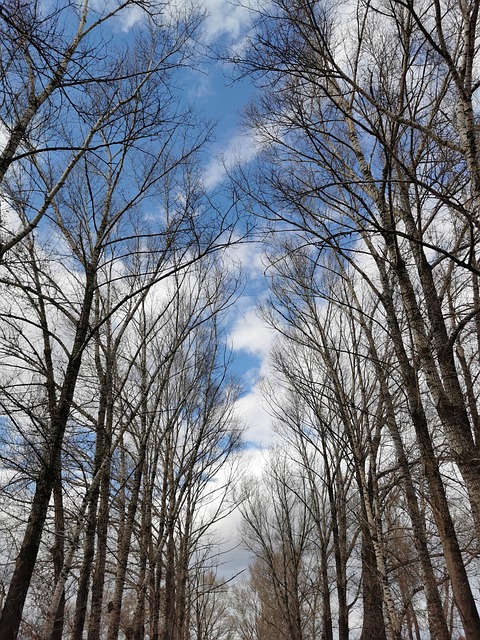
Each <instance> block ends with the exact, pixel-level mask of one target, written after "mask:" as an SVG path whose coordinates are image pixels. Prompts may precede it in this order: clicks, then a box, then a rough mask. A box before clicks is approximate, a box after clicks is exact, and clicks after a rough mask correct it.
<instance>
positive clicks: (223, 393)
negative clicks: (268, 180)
mask: <svg viewBox="0 0 480 640" xmlns="http://www.w3.org/2000/svg"><path fill="white" fill-rule="evenodd" d="M200 19H201V16H199V15H197V14H194V13H192V12H191V11H190V12H186V11H183V10H182V8H181V7H178V6H175V3H172V5H171V6H170V5H169V4H168V3H157V2H148V1H146V2H143V1H142V0H124V1H120V0H118V1H117V0H115V1H114V2H105V3H103V2H100V3H99V2H89V0H81V1H80V0H79V1H78V2H53V3H52V2H42V1H40V0H38V2H37V1H35V2H30V1H28V2H25V1H24V0H9V1H8V2H4V3H2V6H1V7H0V33H1V38H0V39H1V47H0V81H1V84H2V98H1V102H0V118H1V124H0V126H1V131H0V136H1V145H0V146H1V154H0V202H1V219H0V232H1V246H0V260H1V262H0V286H1V290H2V295H1V301H0V353H1V357H2V365H3V366H2V372H1V374H0V414H1V417H0V419H1V437H0V460H1V473H0V476H1V491H0V500H1V512H2V518H1V522H0V528H1V529H2V540H3V542H2V549H1V555H2V560H1V565H2V575H1V594H2V597H1V604H2V613H1V617H0V629H1V636H2V639H5V640H14V638H16V637H17V636H18V634H19V633H20V634H21V637H22V638H27V637H32V638H33V637H34V638H40V637H41V638H43V639H44V640H47V639H48V640H53V639H60V638H62V637H66V636H67V635H68V637H71V638H75V639H77V640H80V638H83V637H88V638H89V639H90V640H94V639H95V638H100V637H108V638H109V639H110V640H114V639H115V638H117V637H119V634H120V635H122V634H123V636H124V637H128V638H135V639H138V640H140V638H143V637H144V636H145V634H146V633H148V635H149V637H150V638H152V639H154V638H157V639H160V638H161V639H163V640H167V639H168V640H174V639H175V638H177V639H179V640H180V638H185V637H187V635H188V633H189V631H188V630H189V628H190V626H191V625H192V624H195V615H196V614H195V611H196V610H197V609H199V608H200V607H201V606H203V605H202V603H203V604H204V601H205V598H206V594H208V593H211V592H212V591H214V588H215V580H214V578H213V577H212V575H213V574H212V570H211V562H212V558H211V555H212V551H211V548H210V547H209V545H208V539H209V538H208V534H209V530H210V529H211V527H212V524H213V523H214V522H216V521H218V520H219V519H220V518H221V517H223V516H224V515H225V513H226V512H227V511H228V509H229V508H230V505H229V502H228V496H229V490H230V484H231V476H230V473H231V472H229V471H228V469H229V464H230V462H229V461H230V459H231V458H232V454H234V452H235V451H236V450H237V449H238V446H239V442H240V431H239V429H238V426H237V424H236V421H235V418H234V415H233V406H234V402H235V400H236V393H237V389H236V386H235V385H234V384H232V383H231V382H229V379H228V376H227V369H228V365H229V357H228V353H227V351H226V350H225V349H224V348H223V347H222V346H221V345H222V342H223V337H222V331H223V328H222V326H223V325H222V322H223V321H222V317H223V314H224V313H225V310H226V309H228V307H229V305H230V304H231V303H232V300H233V298H234V296H235V291H236V289H237V285H238V280H237V278H236V276H235V275H234V274H233V272H232V270H231V269H230V268H229V266H228V265H227V264H223V259H222V257H221V250H222V248H224V247H225V246H226V245H228V243H229V242H230V240H231V236H232V228H231V226H230V223H228V221H227V220H226V217H225V216H219V214H218V211H215V209H214V208H213V206H212V203H211V202H210V201H209V200H208V198H207V197H206V195H205V193H204V192H203V190H202V184H201V180H200V175H199V171H198V166H197V163H198V161H197V159H196V158H197V155H198V150H199V149H200V148H201V146H202V144H203V143H204V142H205V141H206V139H207V138H208V135H209V129H208V127H207V126H204V127H202V126H198V122H196V121H195V119H194V118H193V116H192V113H191V112H190V109H189V107H188V105H187V104H186V101H185V99H184V98H183V97H182V94H181V92H179V91H176V89H175V87H176V83H177V77H176V74H178V72H179V71H180V70H181V69H182V67H186V66H188V65H189V64H190V56H191V53H192V52H191V50H190V49H191V46H192V44H193V42H194V34H195V30H196V29H197V27H198V25H199V24H200ZM121 20H123V23H122V22H121ZM134 20H137V27H136V28H129V30H127V31H125V32H122V24H123V25H125V24H128V23H129V21H134ZM122 33H123V34H124V35H123V36H122V37H121V34H122ZM214 255H215V259H213V256H214ZM220 472H221V475H219V474H220ZM220 478H222V481H220ZM12 523H15V524H14V526H12ZM198 624H199V623H198ZM198 624H197V626H198Z"/></svg>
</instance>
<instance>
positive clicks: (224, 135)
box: [94, 0, 273, 579]
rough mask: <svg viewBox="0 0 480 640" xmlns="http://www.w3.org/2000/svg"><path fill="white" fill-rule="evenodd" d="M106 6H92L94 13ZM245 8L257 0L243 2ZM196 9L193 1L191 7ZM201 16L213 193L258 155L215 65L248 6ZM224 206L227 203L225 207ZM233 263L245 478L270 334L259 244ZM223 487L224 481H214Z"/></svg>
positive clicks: (257, 427)
mask: <svg viewBox="0 0 480 640" xmlns="http://www.w3.org/2000/svg"><path fill="white" fill-rule="evenodd" d="M105 1H108V0H94V2H97V3H98V8H101V7H102V6H103V4H102V3H104V2H105ZM188 1H189V0H172V3H171V6H173V7H175V6H177V7H178V6H182V5H183V4H186V3H187V2H188ZM248 1H249V2H250V6H254V5H255V3H257V2H259V3H260V2H261V6H262V7H263V8H265V7H266V6H267V3H266V2H265V1H263V2H262V0H247V2H248ZM193 4H194V6H197V5H198V3H197V2H194V3H193ZM203 5H204V7H205V10H206V18H205V20H204V22H203V27H202V42H201V43H200V44H201V46H200V49H203V50H205V51H210V52H211V55H210V56H209V57H208V58H206V59H205V58H201V59H200V60H199V64H198V67H197V68H193V69H191V70H190V71H188V72H187V81H186V82H185V85H184V92H185V98H186V99H187V100H188V101H189V102H191V103H192V104H193V106H194V109H195V111H196V112H198V113H199V117H200V118H201V117H203V118H205V119H207V120H208V121H211V122H212V123H215V130H214V140H213V142H212V143H211V144H210V146H209V147H208V148H207V149H206V151H204V154H203V157H204V162H205V164H204V167H203V171H204V185H205V188H206V189H207V190H208V191H210V192H212V193H213V192H215V191H217V190H218V188H219V187H221V186H222V185H223V184H226V183H227V179H228V176H227V171H228V169H229V168H230V167H232V166H233V165H234V164H237V163H240V164H241V165H244V166H246V165H248V163H249V162H251V161H252V160H253V159H254V158H255V155H256V153H257V146H256V144H255V138H254V136H253V135H252V134H251V133H249V132H248V131H246V130H245V128H244V127H243V126H242V111H243V109H244V108H245V106H246V105H247V103H248V101H249V100H250V99H251V97H252V95H253V91H254V89H253V86H252V84H251V82H250V81H249V80H242V81H239V80H236V81H234V79H233V78H234V75H235V71H234V69H233V68H232V67H231V66H229V65H228V64H226V63H224V62H222V61H220V60H217V59H215V53H214V52H215V50H218V48H219V47H233V48H241V47H242V42H243V39H244V37H245V32H246V30H247V28H248V25H249V23H250V21H251V15H252V14H251V13H250V12H249V11H248V9H247V8H246V4H243V5H241V4H240V3H239V2H237V3H235V2H230V1H229V0H205V1H204V2H203ZM140 20H142V14H141V11H140V10H139V9H138V8H133V9H132V10H130V11H129V12H128V13H127V14H122V17H121V22H119V23H118V24H117V28H118V32H120V33H122V37H127V38H128V34H129V33H131V30H132V28H133V27H134V26H136V25H138V23H139V21H140ZM229 204H230V203H229V202H227V201H226V202H225V206H228V205H229ZM232 251H233V252H234V259H235V260H236V261H237V262H239V263H240V264H241V266H242V270H243V276H244V280H245V287H244V289H243V290H242V293H241V295H240V297H239V299H238V300H237V303H236V305H235V306H234V307H233V308H232V310H231V316H230V320H229V328H228V331H229V335H228V337H227V340H228V342H229V344H230V346H231V348H232V350H233V353H234V365H233V374H234V375H235V377H236V378H238V379H239V382H240V385H241V387H242V392H241V396H240V398H239V400H238V402H237V406H236V413H237V416H238V418H239V419H240V421H241V423H243V425H244V426H245V435H244V439H245V443H246V447H245V451H244V457H243V460H242V463H241V466H242V469H243V473H245V475H253V476H255V475H258V474H260V473H261V471H262V468H263V466H264V464H263V462H264V459H265V454H266V451H267V449H268V447H269V445H270V444H271V443H272V438H273V431H272V427H271V419H270V416H269V415H268V413H267V411H266V408H265V404H264V402H263V400H262V394H261V389H260V382H261V379H262V377H263V376H264V375H266V373H267V371H268V356H269V352H270V348H271V345H272V342H273V330H272V329H271V328H269V327H267V326H266V324H265V323H264V322H263V320H262V319H261V318H260V317H259V315H258V313H257V305H258V302H259V301H261V300H262V299H263V298H264V297H265V296H266V295H267V291H266V282H265V278H264V263H263V260H262V247H261V245H260V244H254V243H251V244H240V245H237V246H235V247H234V248H233V249H232ZM218 482H219V484H220V486H221V484H222V478H219V479H218ZM240 523H241V515H240V513H239V511H238V510H235V511H234V512H232V514H231V515H230V516H228V517H226V518H225V519H223V520H222V521H221V523H220V525H219V526H218V529H217V531H216V537H217V539H218V540H219V541H220V540H223V542H222V543H221V544H219V546H218V551H219V553H220V556H219V562H220V567H219V574H220V575H221V576H223V577H225V578H226V579H230V578H231V577H232V576H235V575H236V574H237V573H238V572H241V571H242V570H245V568H246V566H247V565H248V562H249V558H250V556H249V553H248V552H247V551H245V550H244V549H242V547H241V544H240V540H239V531H240Z"/></svg>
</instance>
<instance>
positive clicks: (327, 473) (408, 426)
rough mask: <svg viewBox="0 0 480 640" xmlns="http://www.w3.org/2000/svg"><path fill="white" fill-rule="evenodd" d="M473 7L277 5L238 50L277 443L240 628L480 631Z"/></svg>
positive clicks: (252, 495)
mask: <svg viewBox="0 0 480 640" xmlns="http://www.w3.org/2000/svg"><path fill="white" fill-rule="evenodd" d="M479 8H480V7H479V3H478V2H463V1H458V2H457V1H449V0H447V1H445V2H443V1H438V2H437V1H436V0H435V1H429V0H426V1H425V2H423V1H421V2H410V1H409V0H405V1H402V0H401V1H398V2H390V1H388V0H380V1H378V2H377V1H374V2H362V1H359V2H353V3H351V2H349V3H342V2H340V3H328V2H316V1H310V0H298V1H295V0H294V1H293V2H286V1H283V0H276V1H274V2H273V3H271V4H270V5H269V7H268V8H266V9H260V10H259V11H258V12H257V14H256V18H255V26H254V29H253V32H252V34H251V36H250V38H249V40H248V45H246V46H245V47H244V49H243V51H242V52H241V53H240V54H238V55H236V56H235V61H236V63H237V64H238V65H240V68H241V70H242V73H245V74H251V75H252V77H253V78H254V79H255V81H256V82H257V85H258V87H259V90H258V93H257V98H256V99H255V100H254V101H253V102H252V104H251V106H250V108H249V112H248V114H247V118H248V121H249V123H250V125H251V126H252V127H254V129H255V131H256V133H257V136H258V137H259V140H260V144H261V146H262V154H261V159H260V161H259V163H258V166H257V168H256V170H255V171H253V172H252V173H251V174H250V175H246V172H243V174H242V171H239V172H238V173H237V175H236V176H234V179H235V180H236V181H237V182H238V184H239V185H242V186H243V189H244V191H245V193H246V194H247V195H248V196H249V198H251V199H252V200H253V201H254V202H256V203H257V204H258V206H259V207H260V208H261V211H262V212H263V216H264V219H265V221H266V225H267V228H268V229H269V230H270V232H271V233H270V240H269V246H268V256H269V259H268V263H267V268H266V273H267V278H268V280H269V283H270V291H271V297H270V299H269V301H267V303H266V304H265V305H264V307H263V315H264V317H265V318H266V320H267V321H268V322H270V324H271V325H272V326H273V327H275V328H276V329H277V331H278V335H279V338H278V342H277V345H276V347H275V348H274V352H273V354H272V367H273V374H272V381H271V382H270V384H267V385H266V397H267V399H268V402H269V404H270V407H271V411H272V414H273V415H274V416H275V419H276V423H277V430H278V432H279V437H280V442H283V443H284V444H283V445H282V446H281V447H280V451H276V452H275V453H274V455H273V456H272V459H271V462H270V465H269V467H268V469H267V471H266V474H265V480H264V485H263V486H262V488H261V489H258V486H257V487H255V488H252V489H251V490H249V489H248V487H247V489H246V493H245V501H246V502H245V503H244V506H243V507H242V508H243V510H244V516H245V538H246V541H247V544H248V545H249V546H250V548H251V549H252V552H253V554H254V557H255V564H254V566H253V570H252V573H251V579H250V581H249V582H248V583H247V591H249V593H250V594H251V598H253V600H254V601H255V602H256V603H257V608H256V609H255V607H252V611H253V612H256V613H255V614H254V616H253V618H254V621H255V623H256V625H257V626H256V629H257V630H256V632H255V634H254V635H249V633H248V632H245V633H243V632H242V634H241V637H242V638H245V639H247V638H253V637H261V638H270V637H285V638H297V639H298V640H300V639H306V638H317V637H319V638H322V639H325V640H327V639H328V640H330V639H331V638H334V637H338V638H341V639H342V640H344V639H346V638H352V637H360V638H362V639H365V640H366V639H367V638H379V639H382V640H383V639H386V638H395V639H396V640H400V638H416V639H417V640H418V639H420V638H422V637H431V638H436V639H440V638H442V639H443V640H446V639H447V638H458V637H460V636H462V637H465V638H468V639H471V640H473V639H474V638H479V637H480V620H479V612H478V607H477V602H478V544H479V539H480V528H479V507H480V503H479V495H480V493H479V491H480V482H479V480H480V478H479V473H480V465H479V459H480V458H479V430H478V425H479V421H478V416H479V414H478V391H479V390H478V371H479V369H478V347H479V344H480V343H479V336H480V333H479V328H480V324H479V304H478V301H479V297H478V292H479V281H478V278H479V269H478V255H477V254H478V241H479V235H478V230H479V227H478V206H479V184H480V183H479V181H478V175H479V169H480V164H479V159H480V155H479V149H478V144H479V137H478V100H477V97H476V96H477V92H478V89H479V87H480V84H479V77H478V32H479V24H478V11H479ZM253 185H254V186H253ZM280 389H281V392H280Z"/></svg>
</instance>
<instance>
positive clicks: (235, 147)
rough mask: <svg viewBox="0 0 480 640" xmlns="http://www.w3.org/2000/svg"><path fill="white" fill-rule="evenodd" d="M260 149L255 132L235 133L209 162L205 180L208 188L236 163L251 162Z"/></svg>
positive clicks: (218, 181)
mask: <svg viewBox="0 0 480 640" xmlns="http://www.w3.org/2000/svg"><path fill="white" fill-rule="evenodd" d="M259 151H260V144H259V141H258V139H257V137H256V135H255V134H254V132H253V131H252V132H249V131H242V132H241V133H237V134H235V135H233V136H232V137H231V138H230V140H229V141H228V142H227V143H226V144H225V146H224V147H223V149H222V150H221V151H220V153H219V154H218V156H215V157H213V158H212V159H211V161H210V162H209V163H208V164H207V166H206V167H205V170H204V178H203V182H204V185H205V187H206V188H207V189H213V188H214V187H216V186H217V185H218V184H220V183H221V182H222V180H223V179H224V178H225V177H226V175H227V173H228V172H229V171H230V170H231V169H233V168H234V167H235V165H239V164H240V165H243V164H247V163H248V162H251V161H252V160H253V159H254V158H255V157H256V155H257V154H258V152H259Z"/></svg>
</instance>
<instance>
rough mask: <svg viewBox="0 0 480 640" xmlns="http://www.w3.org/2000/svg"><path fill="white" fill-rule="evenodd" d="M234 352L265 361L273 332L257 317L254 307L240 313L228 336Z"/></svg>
mask: <svg viewBox="0 0 480 640" xmlns="http://www.w3.org/2000/svg"><path fill="white" fill-rule="evenodd" d="M230 338H231V341H232V346H233V350H234V351H244V352H246V353H248V354H250V355H253V356H257V357H259V358H261V359H266V358H267V357H268V355H269V353H270V348H271V346H272V342H273V338H274V331H273V329H272V328H271V327H269V326H267V325H266V323H265V322H264V321H263V320H262V319H261V318H260V317H259V315H258V313H257V311H256V309H255V308H254V307H252V308H250V309H249V310H248V311H246V312H244V313H242V314H241V315H240V316H239V317H238V319H237V321H236V322H235V325H234V327H233V330H232V332H231V335H230Z"/></svg>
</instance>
